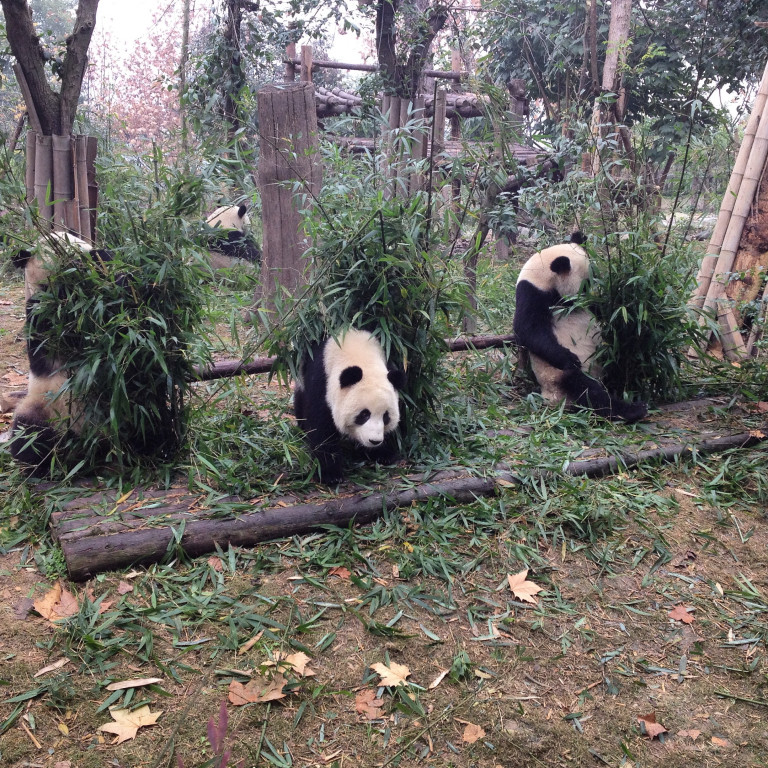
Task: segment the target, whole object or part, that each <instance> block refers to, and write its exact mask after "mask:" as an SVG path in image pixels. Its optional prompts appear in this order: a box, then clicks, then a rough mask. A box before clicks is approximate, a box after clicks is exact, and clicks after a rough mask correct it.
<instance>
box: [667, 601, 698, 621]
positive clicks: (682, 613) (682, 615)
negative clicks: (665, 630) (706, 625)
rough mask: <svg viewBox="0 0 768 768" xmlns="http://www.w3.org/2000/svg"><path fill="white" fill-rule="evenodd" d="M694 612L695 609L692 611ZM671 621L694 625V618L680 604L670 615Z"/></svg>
mask: <svg viewBox="0 0 768 768" xmlns="http://www.w3.org/2000/svg"><path fill="white" fill-rule="evenodd" d="M691 610H693V609H691ZM667 616H669V618H670V619H675V620H676V621H682V622H683V624H692V623H693V616H692V615H691V614H690V613H689V612H688V609H687V608H686V607H685V606H684V605H683V604H682V603H678V604H677V605H676V606H675V607H674V608H673V609H672V610H671V611H670V612H669V613H668V614H667Z"/></svg>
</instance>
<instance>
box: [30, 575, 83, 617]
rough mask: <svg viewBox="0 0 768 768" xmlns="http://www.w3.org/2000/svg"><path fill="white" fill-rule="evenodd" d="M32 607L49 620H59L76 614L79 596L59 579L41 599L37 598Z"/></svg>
mask: <svg viewBox="0 0 768 768" xmlns="http://www.w3.org/2000/svg"><path fill="white" fill-rule="evenodd" d="M32 607H33V608H34V609H35V610H36V611H37V612H38V613H39V614H40V615H41V616H42V617H43V618H44V619H48V621H57V620H58V619H66V618H68V617H69V616H74V615H75V614H76V613H77V612H78V611H79V610H80V608H79V606H78V604H77V598H76V597H75V596H74V595H73V594H72V593H71V592H70V591H69V590H68V589H65V588H64V587H62V586H61V582H60V581H57V582H56V583H55V584H54V585H53V588H52V589H50V590H49V591H48V592H46V594H45V595H43V597H41V598H40V599H39V600H35V602H34V603H33V604H32Z"/></svg>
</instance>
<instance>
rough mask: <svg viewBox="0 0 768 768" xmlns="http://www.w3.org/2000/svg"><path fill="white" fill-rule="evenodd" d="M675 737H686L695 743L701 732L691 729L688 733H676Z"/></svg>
mask: <svg viewBox="0 0 768 768" xmlns="http://www.w3.org/2000/svg"><path fill="white" fill-rule="evenodd" d="M677 735H678V736H680V737H682V738H685V737H686V736H688V737H689V738H690V740H691V741H696V739H698V738H699V736H701V731H697V730H696V729H695V728H691V729H690V730H688V731H678V734H677Z"/></svg>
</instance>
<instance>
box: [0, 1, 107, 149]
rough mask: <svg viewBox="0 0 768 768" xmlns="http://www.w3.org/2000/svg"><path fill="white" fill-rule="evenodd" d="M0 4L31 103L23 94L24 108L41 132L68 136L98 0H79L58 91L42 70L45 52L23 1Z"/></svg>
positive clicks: (94, 22)
mask: <svg viewBox="0 0 768 768" xmlns="http://www.w3.org/2000/svg"><path fill="white" fill-rule="evenodd" d="M0 5H2V8H3V13H4V15H5V26H6V33H7V36H8V43H9V44H10V46H11V52H12V53H13V55H14V56H15V57H16V61H17V62H18V64H19V66H20V68H21V71H22V73H23V75H24V79H25V80H26V85H27V87H28V89H29V96H28V98H29V99H31V102H32V103H31V104H30V103H29V101H27V96H26V95H25V101H27V110H28V111H29V112H30V114H31V113H32V112H33V111H34V112H35V114H36V115H37V118H38V119H39V121H40V128H41V131H42V133H43V135H45V136H53V135H58V136H69V135H70V134H71V133H72V126H73V125H74V123H75V113H76V111H77V102H78V100H79V99H80V89H81V88H82V84H83V76H84V75H85V68H86V65H87V64H88V46H89V45H90V42H91V36H92V35H93V30H94V27H95V26H96V8H97V7H98V5H99V0H79V3H78V6H77V15H76V17H75V26H74V29H73V31H72V34H71V35H70V36H69V37H68V38H67V48H66V53H65V55H64V61H63V64H62V68H61V91H60V92H59V93H57V92H56V91H54V90H53V89H52V88H51V86H50V84H49V81H48V73H47V72H46V69H45V62H46V60H47V58H48V54H47V53H46V52H45V50H44V49H43V46H42V43H41V42H40V38H39V37H38V35H37V32H36V31H35V26H34V24H33V22H32V12H31V10H30V8H29V5H28V4H27V0H0Z"/></svg>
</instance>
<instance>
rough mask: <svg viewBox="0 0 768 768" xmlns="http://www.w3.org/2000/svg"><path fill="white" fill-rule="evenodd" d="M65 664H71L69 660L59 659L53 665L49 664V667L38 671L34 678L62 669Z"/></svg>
mask: <svg viewBox="0 0 768 768" xmlns="http://www.w3.org/2000/svg"><path fill="white" fill-rule="evenodd" d="M65 664H69V659H59V660H58V661H54V662H53V664H49V665H48V666H47V667H43V668H42V669H38V670H37V672H35V674H34V675H32V677H40V676H41V675H45V674H47V673H48V672H53V671H54V670H55V669H61V668H62V667H63V666H64V665H65Z"/></svg>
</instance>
